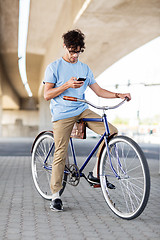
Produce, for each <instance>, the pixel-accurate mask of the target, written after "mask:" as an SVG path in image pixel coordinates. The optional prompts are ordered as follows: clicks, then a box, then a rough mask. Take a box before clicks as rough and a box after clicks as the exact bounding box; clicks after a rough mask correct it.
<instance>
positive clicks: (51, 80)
mask: <svg viewBox="0 0 160 240" xmlns="http://www.w3.org/2000/svg"><path fill="white" fill-rule="evenodd" d="M62 38H63V47H64V50H65V52H64V55H63V57H62V58H60V59H58V60H56V61H55V62H52V63H50V64H49V65H48V67H47V69H46V72H45V80H44V82H45V87H44V98H45V99H46V100H47V101H48V100H51V103H50V109H51V115H52V121H53V132H54V141H55V152H54V159H53V164H52V177H51V190H52V193H53V195H52V203H51V204H50V208H51V209H52V210H53V211H62V209H63V205H62V201H61V199H60V196H59V191H60V189H61V188H62V178H63V172H64V167H65V159H66V153H67V148H68V142H69V138H70V135H71V131H72V128H73V125H74V123H75V122H76V121H77V120H79V119H81V118H84V117H86V118H97V117H100V116H99V115H97V114H96V113H94V112H92V111H91V110H90V109H88V105H87V104H86V103H82V102H70V101H65V100H63V96H72V97H78V98H83V99H84V98H85V96H84V92H85V90H86V88H87V86H89V87H90V88H91V89H92V90H93V91H94V92H95V93H96V95H98V96H99V97H103V98H122V99H124V98H125V97H128V98H129V100H130V99H131V96H130V94H129V93H127V94H121V93H113V92H110V91H107V90H105V89H103V88H101V87H100V86H99V85H98V84H97V83H96V81H95V79H94V77H93V73H92V71H91V70H90V68H89V67H88V66H87V65H86V64H84V63H82V62H80V61H79V60H78V58H79V55H80V54H81V53H82V52H83V51H84V49H85V42H84V38H85V36H84V34H83V33H82V32H81V31H80V30H78V29H76V30H72V31H68V32H67V33H65V34H63V36H62ZM78 78H86V80H85V81H77V79H78ZM87 126H88V127H89V128H90V129H92V130H93V131H95V132H96V133H98V134H103V133H104V125H103V123H101V122H99V123H97V122H88V123H87ZM109 129H110V134H114V133H117V132H118V131H117V129H116V128H115V127H114V126H113V125H111V124H109ZM96 177H97V173H96V167H95V168H94V171H93V174H92V173H90V174H89V176H88V180H89V181H90V182H92V183H94V182H95V183H96V182H98V181H99V179H97V178H96Z"/></svg>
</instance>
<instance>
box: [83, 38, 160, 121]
mask: <svg viewBox="0 0 160 240" xmlns="http://www.w3.org/2000/svg"><path fill="white" fill-rule="evenodd" d="M96 81H97V83H98V84H99V85H100V86H101V87H103V88H105V89H107V90H110V91H113V92H120V93H125V92H126V93H127V92H130V93H131V96H132V100H131V101H130V102H129V103H126V104H124V105H123V106H122V107H120V108H119V109H116V110H111V111H114V112H111V111H110V113H109V115H110V117H111V118H115V116H119V117H121V116H123V117H124V116H125V117H126V118H129V119H136V118H137V114H138V113H139V117H140V119H146V118H154V116H155V115H160V110H159V109H160V107H159V105H160V85H156V86H145V85H144V84H160V37H158V38H156V39H154V40H152V41H150V42H149V43H147V44H145V45H144V46H142V47H140V48H138V49H136V50H135V51H133V52H131V53H130V54H128V55H127V56H125V57H123V58H122V59H120V60H119V61H118V62H116V63H115V64H113V65H112V66H110V67H109V68H108V69H106V70H105V71H104V72H103V73H102V74H101V75H99V76H98V77H97V78H96ZM128 83H130V86H128ZM117 84H118V88H115V85H117ZM86 99H88V100H90V101H92V99H93V100H94V103H96V104H100V105H114V104H116V103H117V101H119V99H116V100H115V99H114V100H108V99H102V98H101V99H98V98H97V97H96V95H94V94H93V93H92V92H91V91H90V90H88V91H87V93H86Z"/></svg>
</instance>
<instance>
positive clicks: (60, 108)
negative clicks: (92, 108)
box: [44, 58, 96, 121]
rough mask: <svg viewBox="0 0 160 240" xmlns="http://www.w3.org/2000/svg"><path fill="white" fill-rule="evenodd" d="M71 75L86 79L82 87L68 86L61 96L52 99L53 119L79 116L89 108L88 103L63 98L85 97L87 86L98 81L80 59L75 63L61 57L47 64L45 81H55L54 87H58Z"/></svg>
mask: <svg viewBox="0 0 160 240" xmlns="http://www.w3.org/2000/svg"><path fill="white" fill-rule="evenodd" d="M71 77H76V78H79V77H81V78H86V80H85V82H84V84H83V86H82V87H80V88H68V89H67V90H66V91H64V92H63V93H61V94H60V95H59V96H57V97H55V98H53V99H51V102H50V109H51V115H52V121H57V120H60V119H65V118H69V117H73V116H77V115H79V114H81V113H82V112H83V111H84V110H85V109H87V108H88V105H87V104H86V103H82V102H73V101H67V100H63V96H70V97H77V98H81V99H84V98H85V95H84V92H85V90H86V88H87V86H88V85H92V84H93V83H95V82H96V81H95V79H94V76H93V73H92V71H91V70H90V68H89V67H88V66H87V65H86V64H84V63H82V62H80V61H78V62H77V63H74V64H73V63H69V62H66V61H65V60H64V59H63V58H60V59H58V60H56V61H55V62H52V63H50V64H49V65H48V66H47V68H46V71H45V79H44V82H48V83H54V84H55V86H54V87H55V88H56V87H59V86H61V85H63V84H64V83H66V82H67V81H68V80H69V79H70V78H71Z"/></svg>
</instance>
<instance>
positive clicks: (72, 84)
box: [67, 77, 84, 88]
mask: <svg viewBox="0 0 160 240" xmlns="http://www.w3.org/2000/svg"><path fill="white" fill-rule="evenodd" d="M67 83H68V86H69V87H70V88H80V87H82V86H83V83H84V82H83V81H77V78H76V77H71V78H70V79H69V80H68V82H67Z"/></svg>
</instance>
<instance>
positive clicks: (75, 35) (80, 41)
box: [62, 29, 85, 51]
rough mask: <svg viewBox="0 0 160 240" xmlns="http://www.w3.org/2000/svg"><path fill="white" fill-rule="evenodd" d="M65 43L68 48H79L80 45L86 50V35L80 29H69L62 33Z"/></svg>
mask: <svg viewBox="0 0 160 240" xmlns="http://www.w3.org/2000/svg"><path fill="white" fill-rule="evenodd" d="M62 38H63V41H64V44H65V45H66V47H67V48H73V49H77V47H78V46H80V49H81V50H82V51H84V49H85V42H84V39H85V35H84V34H83V33H82V32H81V30H79V29H75V30H71V31H68V32H67V33H64V34H63V35H62Z"/></svg>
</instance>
